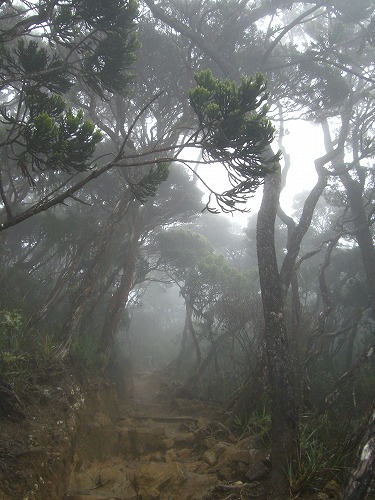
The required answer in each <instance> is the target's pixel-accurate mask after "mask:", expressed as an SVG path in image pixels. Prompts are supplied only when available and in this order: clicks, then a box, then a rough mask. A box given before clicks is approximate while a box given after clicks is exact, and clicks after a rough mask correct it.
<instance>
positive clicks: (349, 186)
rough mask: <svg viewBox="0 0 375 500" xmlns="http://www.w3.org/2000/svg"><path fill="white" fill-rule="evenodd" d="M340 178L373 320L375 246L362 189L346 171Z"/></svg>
mask: <svg viewBox="0 0 375 500" xmlns="http://www.w3.org/2000/svg"><path fill="white" fill-rule="evenodd" d="M340 179H341V182H342V183H343V185H344V187H345V190H346V194H347V196H348V200H349V205H350V210H351V212H352V215H353V222H354V226H355V238H356V240H357V243H358V246H359V250H360V252H361V258H362V263H363V268H364V271H365V276H366V281H367V289H368V296H369V302H370V307H371V311H372V317H373V319H374V320H375V248H374V243H373V239H372V232H371V228H370V225H369V221H368V219H367V215H366V211H365V208H364V204H363V198H362V194H363V190H362V187H361V184H360V183H359V182H358V181H355V180H354V179H352V178H351V177H350V175H349V174H348V173H345V174H343V175H341V176H340Z"/></svg>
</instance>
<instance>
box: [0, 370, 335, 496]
mask: <svg viewBox="0 0 375 500" xmlns="http://www.w3.org/2000/svg"><path fill="white" fill-rule="evenodd" d="M175 394H176V392H175V390H174V387H173V384H170V383H169V381H168V380H166V379H164V378H163V376H162V374H161V373H155V372H154V373H145V374H140V375H138V376H137V377H135V381H134V397H133V399H132V401H129V402H127V403H126V404H124V405H123V406H122V408H119V405H118V403H117V399H116V397H115V394H114V388H113V385H112V384H109V383H105V382H103V381H102V380H99V379H98V380H96V381H95V380H93V379H92V377H91V378H87V377H83V376H82V374H72V372H71V371H69V372H66V373H62V374H61V373H60V374H59V375H58V376H57V377H56V378H53V377H50V378H48V380H47V381H44V382H43V383H41V382H39V383H38V384H36V385H35V386H34V391H33V392H31V394H30V395H29V397H28V398H27V400H26V401H25V409H24V411H25V414H26V418H24V419H21V420H19V421H13V422H11V421H7V420H1V421H0V426H1V427H0V429H1V433H0V500H8V499H12V500H13V499H16V500H21V499H22V500H53V499H56V500H60V499H70V500H98V499H102V500H110V499H113V500H115V499H122V500H126V499H139V500H151V499H160V500H175V499H181V500H188V499H191V500H200V499H249V498H260V499H279V500H282V499H287V498H290V495H289V494H288V493H285V492H284V493H282V492H281V491H280V490H279V489H278V488H277V487H276V488H275V486H274V485H273V484H272V482H271V480H270V478H269V473H270V470H269V457H268V452H267V450H266V449H265V447H264V444H263V443H262V441H261V439H260V438H259V437H257V436H249V435H247V436H246V437H244V438H242V439H238V438H236V437H235V436H234V435H233V434H232V432H231V431H230V429H228V428H227V427H226V425H225V424H224V423H223V422H225V419H224V418H223V414H222V410H221V408H220V407H218V406H215V405H210V404H207V403H203V402H201V401H196V400H191V399H183V398H178V397H176V396H175ZM310 498H311V499H316V500H318V499H320V500H324V499H328V498H337V496H336V494H335V493H333V494H332V493H329V492H327V493H319V496H318V495H315V496H311V497H310Z"/></svg>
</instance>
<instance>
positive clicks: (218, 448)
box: [211, 441, 233, 457]
mask: <svg viewBox="0 0 375 500" xmlns="http://www.w3.org/2000/svg"><path fill="white" fill-rule="evenodd" d="M231 448H233V445H231V444H228V443H223V442H221V441H219V442H218V443H216V444H215V446H214V447H213V448H212V450H211V451H213V452H214V453H215V454H216V456H217V457H220V456H221V455H222V454H223V453H224V452H225V451H227V450H229V449H231Z"/></svg>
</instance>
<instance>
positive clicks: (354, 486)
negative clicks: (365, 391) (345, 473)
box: [341, 400, 375, 500]
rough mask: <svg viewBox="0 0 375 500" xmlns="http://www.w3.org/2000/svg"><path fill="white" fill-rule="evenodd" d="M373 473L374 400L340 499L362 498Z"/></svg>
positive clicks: (372, 478)
mask: <svg viewBox="0 0 375 500" xmlns="http://www.w3.org/2000/svg"><path fill="white" fill-rule="evenodd" d="M374 473H375V400H374V401H373V403H372V409H371V411H370V415H369V419H368V424H367V429H366V433H365V436H364V440H363V445H362V446H361V447H360V449H359V456H358V458H357V462H356V464H355V466H354V468H353V470H352V473H351V475H350V478H349V481H348V484H347V486H346V488H345V491H344V492H343V494H342V495H341V500H362V499H364V498H366V495H367V493H368V491H369V489H370V487H371V481H373V480H374Z"/></svg>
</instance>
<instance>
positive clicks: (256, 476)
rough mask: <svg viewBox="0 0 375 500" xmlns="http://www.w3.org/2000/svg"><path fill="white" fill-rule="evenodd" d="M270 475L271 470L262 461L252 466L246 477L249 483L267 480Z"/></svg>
mask: <svg viewBox="0 0 375 500" xmlns="http://www.w3.org/2000/svg"><path fill="white" fill-rule="evenodd" d="M269 473H270V469H269V468H268V467H267V466H266V465H264V463H263V462H261V461H260V460H258V461H256V462H254V463H253V464H251V465H250V467H249V469H248V470H247V472H246V474H245V476H246V478H247V479H248V480H249V481H259V480H261V479H265V478H266V477H267V476H268V475H269Z"/></svg>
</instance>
